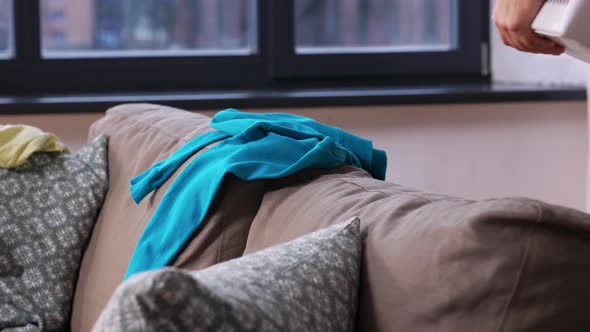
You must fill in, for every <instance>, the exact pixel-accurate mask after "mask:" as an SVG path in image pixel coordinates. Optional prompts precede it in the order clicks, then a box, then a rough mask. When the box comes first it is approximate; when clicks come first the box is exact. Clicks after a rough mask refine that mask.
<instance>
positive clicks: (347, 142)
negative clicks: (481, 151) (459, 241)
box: [125, 109, 387, 278]
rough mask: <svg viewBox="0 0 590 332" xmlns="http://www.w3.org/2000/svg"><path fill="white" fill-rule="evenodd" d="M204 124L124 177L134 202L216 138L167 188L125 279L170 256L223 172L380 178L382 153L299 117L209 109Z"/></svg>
mask: <svg viewBox="0 0 590 332" xmlns="http://www.w3.org/2000/svg"><path fill="white" fill-rule="evenodd" d="M211 126H212V127H213V128H215V129H217V130H218V131H213V132H209V133H206V134H203V135H201V136H198V137H196V138H195V139H193V140H191V141H190V142H188V143H187V144H186V145H184V146H183V147H182V148H180V149H179V150H178V151H177V152H175V153H174V154H173V155H172V156H170V157H169V158H167V159H165V160H162V161H161V162H158V163H156V164H155V165H154V166H152V167H151V168H150V169H148V170H147V171H145V172H144V173H142V174H140V175H138V176H137V177H135V178H133V179H132V180H131V195H132V197H133V199H134V200H135V201H136V202H139V201H141V200H142V199H143V198H144V197H145V196H146V195H147V194H149V193H150V192H152V191H153V190H155V189H157V188H159V187H160V186H161V185H162V183H164V182H165V181H166V180H168V178H169V177H170V175H171V174H172V173H173V172H174V171H176V170H177V169H178V167H179V166H180V165H182V164H183V163H184V162H185V161H186V160H187V159H188V158H189V157H191V156H192V155H193V154H194V153H196V152H198V151H200V150H201V149H202V148H203V147H205V146H207V145H209V144H211V143H213V142H216V141H219V140H222V139H223V141H222V142H221V143H219V144H218V145H216V146H215V147H213V148H211V149H210V150H208V151H206V152H204V153H203V154H202V155H200V156H199V157H197V158H196V159H194V160H193V161H192V162H191V163H190V164H189V165H188V166H187V167H186V168H185V169H184V171H183V172H182V173H181V174H180V175H179V176H178V178H177V179H176V180H175V181H174V183H173V184H172V185H171V187H170V188H169V189H168V191H167V192H166V194H165V196H164V198H163V199H162V201H161V202H160V205H159V206H158V209H157V210H156V212H155V213H154V215H153V216H152V218H151V220H150V222H149V223H148V225H147V226H146V228H145V229H144V231H143V233H142V235H141V237H140V239H139V241H138V243H137V246H136V247H135V250H134V253H133V256H132V257H131V261H130V263H129V267H128V269H127V273H126V275H125V277H126V278H128V277H129V276H131V275H133V274H135V273H138V272H143V271H149V270H154V269H158V268H161V267H164V266H166V265H168V264H170V263H171V262H172V261H173V259H174V257H176V255H177V254H178V252H179V251H180V250H181V249H182V248H183V247H184V245H185V243H186V241H187V240H188V239H189V238H190V237H191V236H193V235H194V234H195V231H196V229H197V228H198V227H199V225H200V223H201V221H202V220H203V218H204V217H205V215H206V214H207V212H208V210H209V207H210V205H211V202H212V200H213V198H214V197H215V194H216V192H217V190H218V188H219V186H220V184H221V182H222V180H223V179H224V177H225V176H226V174H233V175H235V176H237V177H238V178H240V179H242V180H258V179H276V178H282V177H285V176H288V175H291V174H294V173H296V172H298V171H301V170H304V169H313V168H320V169H331V168H334V167H337V166H340V165H353V166H357V167H362V168H364V169H366V170H367V171H368V172H370V173H371V174H373V176H375V177H377V178H379V179H384V177H385V169H386V165H387V160H386V156H385V152H383V151H381V150H376V149H374V148H373V144H372V143H371V142H370V141H368V140H366V139H363V138H361V137H358V136H355V135H352V134H350V133H347V132H345V131H344V130H341V129H338V128H335V127H331V126H328V125H325V124H321V123H318V122H315V121H313V120H311V119H309V118H306V117H302V116H296V115H291V114H282V113H267V114H251V113H242V112H239V111H237V110H233V109H230V110H226V111H222V112H219V113H217V114H216V115H215V117H213V119H212V120H211Z"/></svg>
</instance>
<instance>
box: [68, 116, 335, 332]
mask: <svg viewBox="0 0 590 332" xmlns="http://www.w3.org/2000/svg"><path fill="white" fill-rule="evenodd" d="M209 121H210V119H209V118H208V117H206V116H203V115H200V114H196V113H190V112H187V111H182V110H178V109H174V108H171V107H165V106H158V105H150V104H134V105H121V106H118V107H115V108H112V109H110V110H108V111H107V113H106V115H105V117H104V118H102V119H100V120H99V121H97V122H96V123H95V124H94V125H93V126H92V127H91V129H90V133H89V137H90V138H91V139H92V138H94V137H96V136H98V135H101V134H108V135H109V147H110V148H109V173H110V177H109V182H110V183H109V192H108V194H107V196H106V198H105V202H104V206H103V209H102V210H101V213H100V215H99V217H98V220H97V222H96V225H95V230H94V232H93V233H92V237H91V239H90V242H89V244H88V249H87V250H86V252H85V254H84V258H83V260H82V266H81V269H80V276H79V278H78V284H77V286H76V294H75V298H74V309H73V313H72V322H71V329H72V331H89V330H90V329H92V326H94V323H95V322H96V319H97V318H98V316H99V315H100V313H101V312H102V310H103V309H104V307H105V305H106V304H107V302H108V301H109V299H110V298H111V295H112V294H113V292H114V290H115V289H116V288H117V286H118V285H119V284H120V283H121V282H122V281H123V276H124V274H125V271H126V269H127V265H128V263H129V259H130V257H131V254H132V253H133V249H134V247H135V244H136V243H137V240H138V238H139V236H140V235H141V233H142V231H143V229H144V227H145V225H146V224H147V222H148V221H149V219H150V217H151V216H152V214H153V213H154V211H155V209H156V207H157V206H158V204H159V202H160V200H161V199H162V196H163V194H164V193H165V192H166V191H167V190H168V187H169V186H170V184H171V183H172V182H173V181H174V179H176V177H177V176H178V174H179V173H180V172H181V171H182V169H184V166H183V167H181V168H180V169H179V170H178V171H177V172H176V173H175V174H174V175H173V176H172V177H171V178H170V179H169V180H168V181H167V182H166V183H165V184H164V186H162V187H161V188H160V189H159V190H157V191H155V192H153V193H152V194H151V195H150V196H149V197H147V198H146V199H144V200H143V201H142V202H141V204H139V205H136V204H135V203H134V202H133V200H132V198H131V196H130V195H129V179H131V178H132V177H134V176H136V175H137V174H140V173H141V172H143V171H145V170H146V169H148V168H149V167H150V166H152V164H154V163H155V162H157V161H159V160H162V159H164V158H166V157H168V156H169V155H171V154H172V153H173V152H174V151H176V149H178V148H179V147H181V146H182V145H184V144H186V142H188V141H189V140H190V139H191V138H193V137H195V136H198V135H200V134H202V133H204V132H206V131H211V130H212V129H211V128H210V127H209ZM191 160H192V158H191V159H189V160H188V161H187V163H190V161H191ZM267 183H268V181H266V180H261V181H253V182H243V181H239V180H238V179H237V178H235V177H232V176H229V177H227V178H226V179H224V181H223V184H222V186H221V189H220V191H219V192H218V195H217V196H216V198H215V199H214V202H213V203H212V205H211V209H210V211H209V213H208V214H207V216H206V217H205V220H204V221H203V224H202V225H201V227H200V229H199V236H198V237H195V238H193V239H191V240H190V242H189V243H188V244H187V245H186V246H185V248H184V249H183V251H182V252H181V253H180V254H179V255H178V257H176V258H175V261H174V263H173V264H172V266H174V267H178V268H184V269H189V270H198V269H203V268H206V267H209V266H211V265H214V264H217V263H219V262H223V261H226V260H229V259H232V258H236V257H240V256H242V254H243V252H244V248H245V247H246V240H247V236H248V229H249V228H250V224H251V223H252V220H253V219H254V216H255V215H256V212H257V211H258V208H259V206H260V201H261V200H262V195H263V193H264V192H265V188H266V185H267ZM343 220H344V219H343Z"/></svg>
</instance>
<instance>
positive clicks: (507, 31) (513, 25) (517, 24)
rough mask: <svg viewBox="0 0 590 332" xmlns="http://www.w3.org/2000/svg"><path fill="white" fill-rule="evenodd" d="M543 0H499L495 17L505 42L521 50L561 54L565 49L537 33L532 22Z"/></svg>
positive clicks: (495, 9)
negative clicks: (532, 26)
mask: <svg viewBox="0 0 590 332" xmlns="http://www.w3.org/2000/svg"><path fill="white" fill-rule="evenodd" d="M543 2H544V1H543V0H497V1H496V5H495V7H494V14H493V19H494V23H495V24H496V27H497V28H498V31H499V32H500V37H501V38H502V41H503V42H504V44H506V45H508V46H511V47H514V48H516V49H518V50H520V51H524V52H530V53H543V54H553V55H559V54H561V53H563V52H564V51H565V50H564V48H563V46H561V45H559V44H557V43H555V42H554V41H552V40H550V39H548V38H545V37H542V36H539V35H537V34H536V33H535V32H534V31H533V29H532V28H531V24H532V22H533V20H534V19H535V16H537V13H538V12H539V10H540V9H541V6H542V5H543Z"/></svg>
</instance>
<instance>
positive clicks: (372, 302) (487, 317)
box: [246, 167, 590, 332]
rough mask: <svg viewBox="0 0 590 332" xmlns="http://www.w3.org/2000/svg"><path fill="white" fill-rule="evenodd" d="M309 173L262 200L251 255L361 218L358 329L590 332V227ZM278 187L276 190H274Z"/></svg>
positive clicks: (542, 212)
mask: <svg viewBox="0 0 590 332" xmlns="http://www.w3.org/2000/svg"><path fill="white" fill-rule="evenodd" d="M337 173H338V174H325V175H322V172H318V171H312V172H302V173H300V174H296V175H295V176H292V177H290V178H286V179H284V180H282V181H279V182H277V183H275V185H276V188H274V189H273V190H271V191H269V192H268V193H266V194H265V196H264V199H263V203H262V206H261V208H260V211H259V213H258V215H257V216H256V218H255V221H254V223H253V224H252V228H251V230H250V234H249V238H248V244H247V248H246V254H247V253H252V252H255V251H258V250H261V249H263V248H267V247H269V246H272V245H274V244H278V243H282V242H285V241H288V240H291V239H294V238H296V237H298V236H301V235H303V234H306V233H309V232H311V231H314V230H317V229H320V228H322V227H325V226H327V225H329V224H331V223H333V222H334V221H336V220H344V219H346V218H349V217H352V216H359V217H360V220H361V224H362V230H363V233H364V234H365V236H366V240H365V248H364V254H363V263H362V268H361V269H362V270H361V294H360V306H359V309H360V311H359V316H358V321H357V323H358V324H357V330H358V331H413V332H415V331H531V332H532V331H535V332H539V331H589V330H590V315H588V313H587V305H586V304H587V303H588V299H590V286H589V282H590V264H589V262H590V217H589V216H588V215H586V214H583V213H581V212H577V211H573V210H569V209H566V208H561V207H556V206H550V205H547V204H544V203H540V202H537V201H532V200H527V199H497V200H486V201H479V202H472V201H467V200H462V199H455V198H449V197H445V196H439V195H433V194H427V193H421V192H417V191H411V190H408V189H405V188H402V187H400V186H396V185H393V184H389V183H386V182H381V181H376V180H373V179H371V178H369V177H368V175H367V174H366V173H365V172H363V171H360V170H356V169H353V168H351V167H342V168H340V169H339V170H338V172H337ZM275 185H273V186H275Z"/></svg>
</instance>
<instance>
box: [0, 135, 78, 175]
mask: <svg viewBox="0 0 590 332" xmlns="http://www.w3.org/2000/svg"><path fill="white" fill-rule="evenodd" d="M35 152H65V153H69V150H68V148H67V147H66V146H65V145H64V144H63V143H62V142H61V141H60V139H59V138H57V137H56V136H55V135H53V134H50V133H46V132H43V131H42V130H40V129H39V128H35V127H31V126H26V125H5V126H1V125H0V168H12V167H17V166H20V165H22V164H24V163H25V162H26V161H27V160H28V159H29V157H30V156H31V155H32V154H33V153H35Z"/></svg>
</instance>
